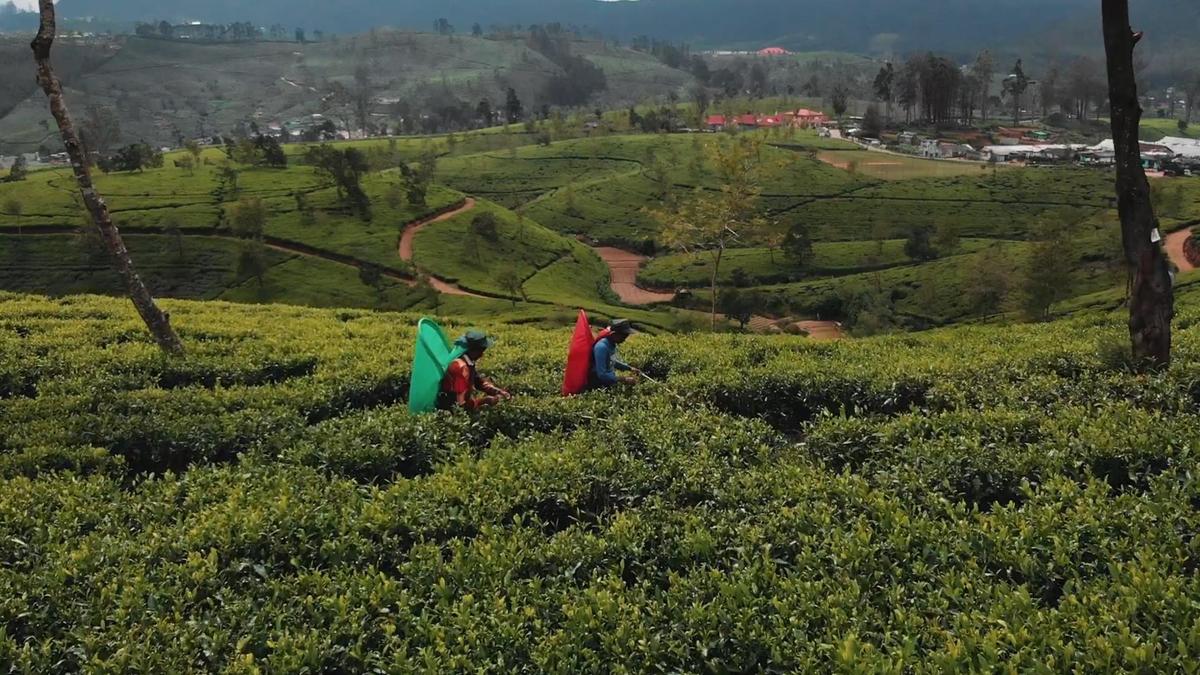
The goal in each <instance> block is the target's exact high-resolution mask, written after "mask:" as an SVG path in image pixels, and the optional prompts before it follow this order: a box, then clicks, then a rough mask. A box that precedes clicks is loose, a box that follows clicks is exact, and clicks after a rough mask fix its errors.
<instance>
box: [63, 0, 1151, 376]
mask: <svg viewBox="0 0 1200 675" xmlns="http://www.w3.org/2000/svg"><path fill="white" fill-rule="evenodd" d="M42 2H43V4H45V3H46V2H48V0H42ZM1101 12H1102V14H1103V19H1104V50H1105V54H1106V56H1107V59H1108V92H1109V93H1108V96H1109V100H1110V101H1111V103H1112V112H1111V117H1112V133H1113V141H1114V143H1115V146H1116V163H1117V180H1116V190H1117V211H1118V212H1119V213H1120V216H1121V239H1122V242H1123V244H1124V249H1125V261H1126V264H1127V265H1128V269H1129V270H1130V271H1131V272H1132V275H1133V278H1132V283H1131V287H1130V291H1131V292H1130V298H1129V336H1130V341H1131V342H1132V346H1133V358H1134V361H1135V362H1136V363H1138V364H1139V365H1143V366H1149V367H1157V368H1166V367H1169V366H1170V365H1171V321H1172V320H1173V319H1174V317H1175V291H1174V288H1173V283H1174V282H1173V280H1172V279H1171V273H1170V268H1169V267H1168V263H1167V257H1166V254H1165V253H1164V251H1163V247H1162V244H1161V243H1160V242H1159V241H1156V239H1157V237H1154V236H1153V234H1154V233H1155V231H1156V227H1157V224H1158V223H1157V219H1156V218H1155V215H1154V205H1153V204H1152V203H1151V201H1150V183H1149V181H1148V180H1146V171H1145V169H1143V168H1142V156H1141V146H1140V145H1139V139H1138V127H1139V125H1140V124H1141V120H1142V108H1141V105H1140V104H1139V103H1138V90H1137V75H1136V73H1135V70H1134V62H1133V52H1134V49H1135V48H1136V47H1137V44H1138V42H1139V41H1140V40H1141V39H1142V34H1141V33H1134V32H1133V29H1132V28H1131V27H1130V24H1129V0H1102V2H1101Z"/></svg>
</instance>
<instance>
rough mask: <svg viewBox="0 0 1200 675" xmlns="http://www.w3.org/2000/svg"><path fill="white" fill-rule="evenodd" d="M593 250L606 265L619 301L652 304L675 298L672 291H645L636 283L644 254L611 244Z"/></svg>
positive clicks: (644, 257) (632, 303) (631, 303)
mask: <svg viewBox="0 0 1200 675" xmlns="http://www.w3.org/2000/svg"><path fill="white" fill-rule="evenodd" d="M593 250H594V251H595V252H596V254H597V255H599V256H600V259H601V260H603V261H604V264H605V265H608V269H609V272H610V273H611V275H612V289H613V292H614V293H616V294H617V297H619V298H621V302H624V303H628V304H630V305H653V304H656V303H660V302H670V301H672V300H674V299H675V294H674V293H658V292H655V291H647V290H646V289H644V288H641V287H640V286H638V285H637V274H638V270H640V269H641V267H642V263H643V262H645V261H646V256H644V255H638V254H637V253H630V252H629V251H623V250H621V249H619V248H613V247H611V246H598V247H596V248H594V249H593Z"/></svg>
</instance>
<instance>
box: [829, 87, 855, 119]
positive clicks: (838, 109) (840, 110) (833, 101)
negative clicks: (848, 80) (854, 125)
mask: <svg viewBox="0 0 1200 675" xmlns="http://www.w3.org/2000/svg"><path fill="white" fill-rule="evenodd" d="M849 99H850V91H849V90H848V89H846V86H845V85H842V84H839V85H837V86H835V87H834V88H833V93H831V94H830V95H829V105H831V106H833V114H834V115H836V116H838V117H841V116H842V115H845V114H846V109H847V108H848V107H849Z"/></svg>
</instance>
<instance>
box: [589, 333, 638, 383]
mask: <svg viewBox="0 0 1200 675" xmlns="http://www.w3.org/2000/svg"><path fill="white" fill-rule="evenodd" d="M618 370H620V371H630V370H633V368H631V367H630V366H629V364H628V363H625V362H624V361H622V360H621V359H620V358H618V357H617V343H615V342H613V341H612V340H610V339H608V338H605V339H603V340H600V341H599V342H597V343H596V345H595V346H594V347H592V379H593V380H594V381H595V382H597V383H598V384H599V385H600V386H602V387H611V386H612V385H614V384H616V383H617V371H618Z"/></svg>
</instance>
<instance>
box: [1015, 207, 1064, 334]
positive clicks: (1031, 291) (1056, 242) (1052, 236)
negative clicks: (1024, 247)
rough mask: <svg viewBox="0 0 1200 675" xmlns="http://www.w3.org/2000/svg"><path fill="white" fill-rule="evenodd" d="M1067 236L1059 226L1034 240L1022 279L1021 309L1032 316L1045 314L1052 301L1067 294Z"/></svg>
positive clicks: (1043, 316) (1048, 314) (1048, 310)
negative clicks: (1041, 238) (1039, 238)
mask: <svg viewBox="0 0 1200 675" xmlns="http://www.w3.org/2000/svg"><path fill="white" fill-rule="evenodd" d="M1069 245H1070V242H1069V240H1068V239H1067V238H1066V237H1065V236H1063V234H1061V230H1058V229H1056V228H1051V229H1050V230H1049V231H1047V232H1046V239H1044V240H1042V241H1039V242H1037V243H1035V244H1034V245H1033V247H1032V249H1031V251H1030V255H1029V261H1028V263H1027V268H1026V270H1025V277H1024V281H1023V283H1022V288H1021V290H1022V297H1021V301H1022V309H1023V310H1024V312H1025V315H1026V317H1028V318H1029V319H1032V320H1044V319H1046V318H1049V316H1050V309H1051V308H1052V307H1053V306H1054V303H1056V302H1059V301H1062V300H1065V299H1066V298H1068V297H1070V295H1071V272H1070V269H1069V268H1068V267H1067V265H1066V263H1065V261H1066V260H1068V259H1069V256H1068V254H1067V248H1068V246H1069Z"/></svg>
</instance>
